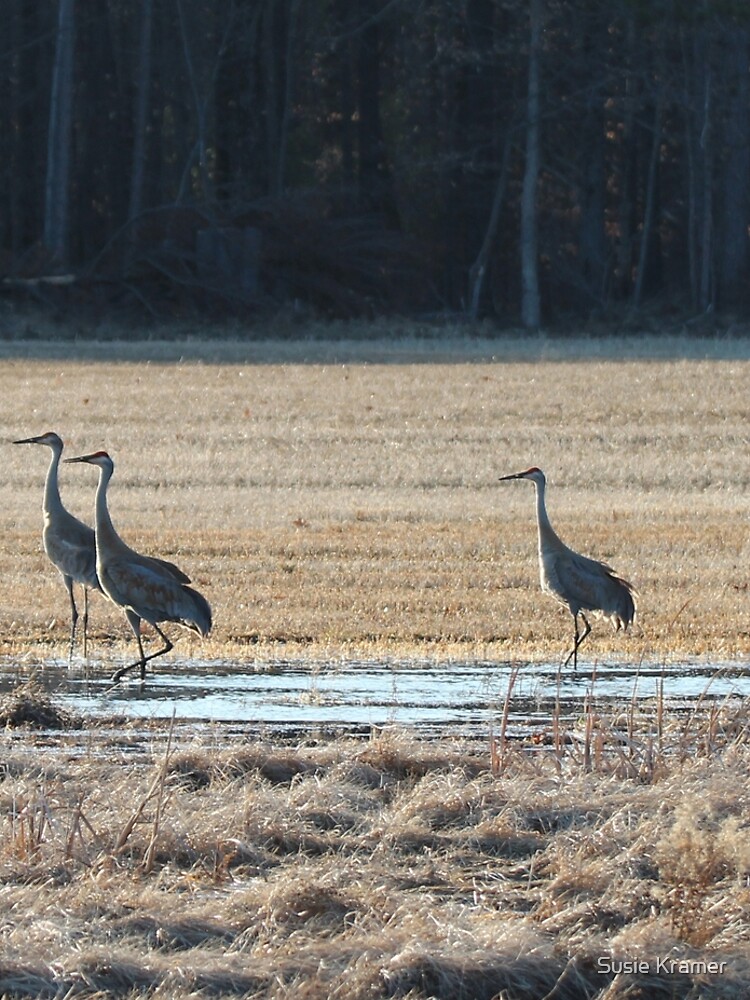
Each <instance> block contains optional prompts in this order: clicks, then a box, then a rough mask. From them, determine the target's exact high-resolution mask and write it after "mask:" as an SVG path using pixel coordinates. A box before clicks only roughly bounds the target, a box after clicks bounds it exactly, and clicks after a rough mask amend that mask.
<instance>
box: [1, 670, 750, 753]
mask: <svg viewBox="0 0 750 1000" xmlns="http://www.w3.org/2000/svg"><path fill="white" fill-rule="evenodd" d="M111 672H112V664H104V663H94V662H91V663H89V664H88V666H84V665H82V664H78V665H74V666H73V667H71V668H68V667H67V665H66V664H64V663H60V662H55V661H44V662H36V663H34V664H26V663H24V664H21V665H19V663H18V661H17V660H11V659H10V658H7V659H5V660H0V692H6V691H9V690H11V689H12V688H13V687H15V686H16V685H18V684H23V683H26V682H27V681H29V680H31V679H32V678H33V680H34V682H35V683H36V684H38V685H39V686H41V687H42V688H43V689H44V690H45V691H47V692H48V693H49V695H50V696H51V697H52V698H53V699H54V701H55V703H56V704H58V705H59V706H60V707H62V708H66V709H68V710H71V711H75V712H77V713H79V714H81V715H83V716H84V717H86V716H88V717H106V716H111V715H125V716H129V717H132V718H143V719H160V718H171V716H172V715H173V714H174V715H175V716H176V718H177V719H182V720H195V721H198V720H201V721H213V722H232V723H243V724H253V725H258V726H266V727H268V728H270V729H272V730H274V731H284V730H294V731H296V730H306V729H315V728H322V729H352V728H354V729H359V728H362V729H368V728H370V727H381V726H387V725H403V726H419V727H426V728H428V729H435V730H441V731H445V730H451V729H455V730H457V731H458V730H460V731H461V732H466V731H467V730H484V731H486V729H487V726H488V724H489V725H493V724H497V722H498V721H499V720H500V718H501V717H502V714H503V710H504V704H505V699H506V694H507V691H508V686H509V684H510V683H511V681H513V688H512V693H511V698H510V703H509V717H508V723H509V725H508V733H509V734H513V732H514V731H515V732H520V731H523V732H528V730H529V728H536V727H545V726H547V725H548V724H549V720H550V718H551V716H552V715H553V713H554V711H555V706H556V704H559V714H560V716H561V717H562V718H566V717H567V718H575V717H577V716H579V715H580V714H581V711H582V709H583V705H584V699H585V698H586V696H587V695H588V696H589V697H591V698H593V700H594V705H601V706H602V708H604V707H605V706H606V707H607V708H610V709H611V708H612V707H613V706H617V705H618V704H621V705H622V706H623V707H624V706H627V705H630V704H631V702H632V701H633V699H637V700H638V701H639V702H642V701H653V700H655V699H656V698H657V697H658V696H659V692H660V690H663V695H664V702H665V708H668V709H680V708H682V709H689V708H691V707H692V706H694V705H695V704H696V703H697V702H698V701H699V700H700V699H704V700H705V699H710V700H711V701H721V700H723V699H734V698H737V699H739V698H747V697H749V696H750V664H745V663H741V662H739V661H738V662H734V663H724V664H709V663H705V662H694V663H679V664H656V663H654V664H644V663H640V664H597V665H596V668H595V670H594V669H592V668H591V667H590V666H589V667H587V668H586V667H583V666H581V667H579V670H578V672H577V673H574V672H573V671H572V670H565V671H562V672H561V671H559V670H558V667H557V666H556V665H550V664H540V663H528V664H521V665H520V666H519V665H518V664H516V665H515V667H514V666H513V665H511V664H509V663H491V662H481V661H478V662H462V663H441V664H436V663H433V662H431V661H417V660H414V661H405V662H400V661H399V662H396V661H393V662H375V661H341V662H337V663H330V664H320V663H310V664H301V663H299V662H285V661H274V662H269V663H256V662H253V663H252V664H247V663H241V662H230V661H224V660H222V661H213V662H206V661H179V660H175V659H172V660H167V659H165V660H164V661H162V662H161V664H160V665H159V666H158V667H155V668H154V670H153V671H150V672H149V673H148V675H147V678H146V682H145V684H144V685H141V684H140V682H139V681H138V680H137V678H132V679H126V680H124V681H122V682H120V683H119V684H117V685H114V686H113V685H112V683H111V681H110V676H111ZM514 672H515V676H514Z"/></svg>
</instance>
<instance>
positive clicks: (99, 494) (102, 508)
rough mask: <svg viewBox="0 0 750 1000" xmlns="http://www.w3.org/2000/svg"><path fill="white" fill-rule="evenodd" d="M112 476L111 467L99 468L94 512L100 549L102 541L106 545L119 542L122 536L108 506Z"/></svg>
mask: <svg viewBox="0 0 750 1000" xmlns="http://www.w3.org/2000/svg"><path fill="white" fill-rule="evenodd" d="M111 478H112V470H111V469H103V468H100V469H99V482H98V484H97V487H96V499H95V501H94V514H95V520H96V548H97V553H98V552H99V551H100V546H101V543H104V545H105V546H106V545H109V546H111V545H113V544H115V545H116V544H117V543H118V542H119V541H120V538H119V536H118V534H117V532H116V531H115V529H114V525H113V524H112V518H111V517H110V516H109V508H108V506H107V487H108V486H109V481H110V479H111Z"/></svg>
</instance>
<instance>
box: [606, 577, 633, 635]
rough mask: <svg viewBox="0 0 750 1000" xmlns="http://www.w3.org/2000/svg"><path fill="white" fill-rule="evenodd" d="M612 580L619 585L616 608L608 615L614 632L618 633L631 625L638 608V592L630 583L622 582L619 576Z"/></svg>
mask: <svg viewBox="0 0 750 1000" xmlns="http://www.w3.org/2000/svg"><path fill="white" fill-rule="evenodd" d="M612 579H613V580H616V581H617V583H619V584H620V595H619V601H618V606H617V607H616V608H615V609H614V611H613V612H612V614H611V615H610V618H611V620H612V624H613V625H614V628H615V632H619V631H620V629H627V628H628V626H629V625H632V624H633V620H634V619H635V613H636V609H637V606H638V605H637V599H638V591H637V590H636V589H635V587H634V586H633V585H632V584H631V583H628V581H627V580H623V578H622V577H620V576H615V575H613V576H612Z"/></svg>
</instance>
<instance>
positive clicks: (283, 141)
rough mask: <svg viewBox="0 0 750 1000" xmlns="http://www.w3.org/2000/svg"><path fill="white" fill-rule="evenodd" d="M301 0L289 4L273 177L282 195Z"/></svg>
mask: <svg viewBox="0 0 750 1000" xmlns="http://www.w3.org/2000/svg"><path fill="white" fill-rule="evenodd" d="M299 6H300V0H291V3H290V5H289V19H288V23H287V29H286V30H287V36H286V58H285V61H284V101H283V104H282V107H281V121H280V122H279V143H278V149H277V152H276V163H275V168H274V176H273V178H272V183H273V190H274V193H275V194H276V195H281V194H282V192H283V191H284V177H285V174H286V151H287V145H288V142H289V121H290V118H291V114H292V94H293V88H294V39H295V35H296V29H297V15H298V13H299Z"/></svg>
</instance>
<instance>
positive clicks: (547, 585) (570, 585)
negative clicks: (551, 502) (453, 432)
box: [500, 466, 637, 670]
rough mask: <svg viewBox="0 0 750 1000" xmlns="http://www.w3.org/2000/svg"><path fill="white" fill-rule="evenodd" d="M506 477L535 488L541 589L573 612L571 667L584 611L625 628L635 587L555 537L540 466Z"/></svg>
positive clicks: (575, 659) (632, 610)
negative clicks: (531, 484)
mask: <svg viewBox="0 0 750 1000" xmlns="http://www.w3.org/2000/svg"><path fill="white" fill-rule="evenodd" d="M509 479H530V480H531V482H532V483H533V484H534V487H535V489H536V520H537V527H538V531H539V576H540V579H541V583H542V590H543V591H544V592H545V593H547V594H550V595H551V596H552V597H554V598H555V599H556V600H558V601H559V602H560V603H561V604H564V605H565V607H566V608H568V610H569V611H570V613H571V614H572V615H573V623H574V630H575V634H574V639H573V648H572V650H571V651H570V653H569V654H568V657H567V659H566V660H565V663H564V664H563V665H564V666H566V667H567V665H568V664H569V663H570V661H571V659H572V660H573V669H574V670H575V669H576V667H577V666H578V649H579V647H580V646H581V643H582V642H583V640H584V639H585V638H586V636H587V635H588V634H589V632H590V631H591V626H590V625H589V622H588V619H587V618H586V615H585V614H584V611H594V612H597V613H599V614H601V615H603V616H604V617H606V618H609V619H610V620H611V621H612V624H613V625H614V627H615V630H617V631H619V629H621V628H627V627H628V625H630V624H631V622H632V621H633V619H634V618H635V610H636V605H635V598H636V596H637V594H636V591H635V589H634V588H633V586H632V585H631V584H630V583H628V581H627V580H623V579H622V577H620V576H618V575H617V574H616V573H615V571H614V570H613V569H612V568H611V567H610V566H607V565H606V563H602V562H598V561H597V560H596V559H589V558H588V556H582V555H579V553H578V552H574V551H573V549H570V548H568V546H567V545H565V543H564V542H562V541H561V540H560V539H559V538H558V536H557V534H556V532H555V531H554V529H553V527H552V525H551V524H550V521H549V517H548V516H547V508H546V506H545V502H544V490H545V486H546V485H547V480H546V479H545V476H544V473H543V472H542V470H541V469H537V468H536V466H533V467H532V468H531V469H526V471H525V472H516V473H514V474H513V475H511V476H501V477H500V481H501V482H504V481H506V480H509ZM579 615H580V617H581V619H582V620H583V626H584V627H583V631H579V628H578V616H579Z"/></svg>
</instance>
